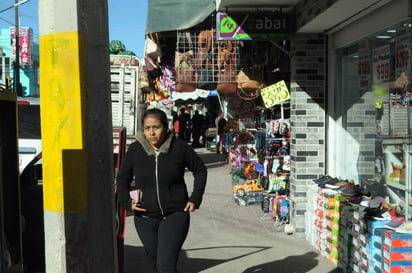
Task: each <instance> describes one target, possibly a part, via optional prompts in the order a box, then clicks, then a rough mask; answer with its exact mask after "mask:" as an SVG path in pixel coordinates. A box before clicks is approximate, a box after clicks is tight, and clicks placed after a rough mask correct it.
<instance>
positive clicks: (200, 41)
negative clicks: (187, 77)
mask: <svg viewBox="0 0 412 273" xmlns="http://www.w3.org/2000/svg"><path fill="white" fill-rule="evenodd" d="M215 40H216V31H215V29H209V30H203V31H201V32H200V33H199V35H198V36H197V51H196V68H197V72H198V75H199V77H198V84H197V87H198V88H200V89H204V90H214V89H216V78H215V72H216V70H215V69H214V68H215V65H214V63H215V61H214V56H215V55H214V51H215Z"/></svg>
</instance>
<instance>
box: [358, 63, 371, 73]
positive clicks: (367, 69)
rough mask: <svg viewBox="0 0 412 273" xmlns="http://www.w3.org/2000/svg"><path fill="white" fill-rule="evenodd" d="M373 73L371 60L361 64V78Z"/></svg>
mask: <svg viewBox="0 0 412 273" xmlns="http://www.w3.org/2000/svg"><path fill="white" fill-rule="evenodd" d="M370 73H371V63H370V62H369V60H365V61H360V62H359V76H365V75H369V74H370Z"/></svg>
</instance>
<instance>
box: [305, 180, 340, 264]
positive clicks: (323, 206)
mask: <svg viewBox="0 0 412 273" xmlns="http://www.w3.org/2000/svg"><path fill="white" fill-rule="evenodd" d="M307 208H308V209H307V211H306V217H305V219H306V222H305V229H306V232H305V236H306V239H307V240H308V241H309V242H310V243H311V244H312V245H313V246H314V247H315V248H316V249H317V250H319V251H320V253H321V254H322V256H324V257H325V258H326V259H328V260H329V261H330V262H331V263H333V264H335V265H337V264H338V241H339V218H340V216H339V200H338V199H337V198H336V192H335V191H332V190H330V189H323V188H319V187H317V185H311V186H309V189H308V203H307Z"/></svg>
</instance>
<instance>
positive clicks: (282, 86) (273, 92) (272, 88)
mask: <svg viewBox="0 0 412 273" xmlns="http://www.w3.org/2000/svg"><path fill="white" fill-rule="evenodd" d="M260 95H261V96H262V99H263V103H264V104H265V107H266V108H269V107H272V106H274V105H276V104H279V103H281V102H282V101H286V100H288V99H290V94H289V90H288V87H287V86H286V83H285V81H280V82H277V83H274V84H272V85H269V86H267V87H265V88H263V89H261V90H260Z"/></svg>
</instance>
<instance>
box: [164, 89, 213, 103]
mask: <svg viewBox="0 0 412 273" xmlns="http://www.w3.org/2000/svg"><path fill="white" fill-rule="evenodd" d="M209 94H210V91H207V90H203V89H196V90H195V91H193V92H176V91H173V92H172V94H171V101H178V100H197V99H199V98H203V99H205V98H207V97H208V96H209Z"/></svg>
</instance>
